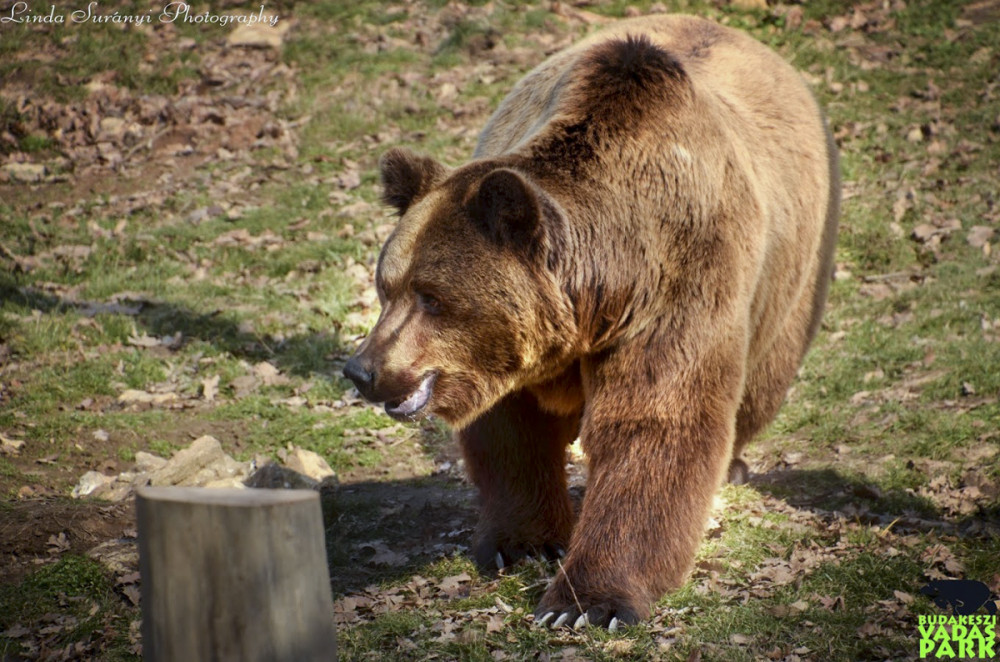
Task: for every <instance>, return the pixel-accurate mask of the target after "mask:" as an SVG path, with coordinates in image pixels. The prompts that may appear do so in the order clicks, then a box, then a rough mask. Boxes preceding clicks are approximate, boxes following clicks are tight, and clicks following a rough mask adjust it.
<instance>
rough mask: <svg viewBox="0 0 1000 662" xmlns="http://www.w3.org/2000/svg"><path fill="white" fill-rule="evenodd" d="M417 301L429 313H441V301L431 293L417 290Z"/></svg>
mask: <svg viewBox="0 0 1000 662" xmlns="http://www.w3.org/2000/svg"><path fill="white" fill-rule="evenodd" d="M417 303H418V304H420V307H421V308H423V310H424V312H426V313H427V314H429V315H440V314H441V302H440V301H439V300H438V298H437V297H435V296H434V295H432V294H427V293H426V292H417Z"/></svg>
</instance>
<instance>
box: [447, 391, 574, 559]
mask: <svg viewBox="0 0 1000 662" xmlns="http://www.w3.org/2000/svg"><path fill="white" fill-rule="evenodd" d="M579 427H580V421H579V416H575V417H573V416H558V415H554V414H550V413H548V412H546V411H543V410H542V409H541V408H540V407H539V406H538V402H537V400H536V399H535V397H534V396H532V395H531V394H530V393H528V392H526V391H521V392H517V393H513V394H511V395H508V396H507V397H505V398H504V399H503V400H501V401H500V402H499V403H497V404H496V405H495V406H494V407H493V408H492V409H490V410H489V411H488V412H486V413H485V414H483V415H482V416H480V417H479V418H478V419H476V420H475V421H473V422H472V423H471V424H470V425H469V426H468V427H466V428H464V429H462V430H460V431H459V432H458V433H457V435H456V436H457V438H458V440H459V443H460V445H461V448H462V453H463V455H464V457H465V462H466V467H467V470H468V473H469V476H470V477H471V478H472V481H473V482H474V483H475V484H476V486H477V487H478V488H479V495H480V502H481V511H480V519H479V525H478V527H477V530H476V535H475V539H474V541H473V557H474V559H475V561H476V563H477V565H479V566H480V567H481V568H484V569H492V568H503V567H504V566H505V565H509V564H512V563H515V562H517V561H518V560H520V559H522V558H523V557H525V556H527V555H529V554H532V555H544V556H546V557H548V558H550V559H553V558H558V557H559V556H561V555H562V554H563V553H565V549H566V548H567V547H568V546H569V540H570V534H571V532H572V530H573V520H574V513H573V505H572V503H571V502H570V499H569V493H568V491H567V488H566V447H567V446H568V445H569V444H570V443H571V442H572V441H573V439H575V438H576V435H577V433H578V431H579Z"/></svg>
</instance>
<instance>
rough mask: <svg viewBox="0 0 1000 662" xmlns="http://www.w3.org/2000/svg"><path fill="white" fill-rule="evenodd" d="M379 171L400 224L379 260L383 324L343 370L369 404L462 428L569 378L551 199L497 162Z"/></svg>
mask: <svg viewBox="0 0 1000 662" xmlns="http://www.w3.org/2000/svg"><path fill="white" fill-rule="evenodd" d="M379 165H380V171H381V179H382V186H383V200H384V201H385V202H386V203H387V204H388V205H390V206H392V207H394V208H395V210H396V211H397V212H398V214H399V216H400V220H399V222H398V225H397V227H396V228H395V230H394V231H393V232H392V234H391V235H390V237H389V238H388V240H387V241H386V243H385V245H384V246H383V248H382V251H381V254H380V255H379V259H378V267H377V270H376V277H375V284H376V290H377V292H378V297H379V301H380V303H381V306H382V309H381V313H380V315H379V318H378V321H377V322H376V323H375V326H374V328H372V330H371V332H370V333H369V335H368V337H367V338H366V339H365V340H364V341H363V342H362V344H361V345H360V347H359V348H358V351H357V353H356V354H355V355H354V356H353V357H352V358H351V359H350V360H349V361H348V363H347V365H346V366H345V368H344V374H345V375H346V376H347V377H348V378H349V379H351V381H353V382H354V384H355V385H356V386H357V388H358V391H359V392H360V393H361V394H362V396H364V397H365V398H366V399H368V400H370V401H373V402H380V403H384V405H385V410H386V412H387V413H388V414H389V415H390V416H393V417H394V418H396V419H399V420H413V419H416V418H418V417H420V416H422V415H425V414H434V415H436V416H438V417H439V418H441V419H443V420H444V421H445V422H447V423H449V424H450V425H452V426H453V427H462V426H463V425H465V424H468V423H469V422H471V421H472V420H474V419H475V417H476V416H478V415H479V414H481V413H483V412H485V411H486V410H487V409H488V408H489V407H490V406H491V405H493V404H494V403H496V402H497V401H499V400H500V399H501V398H502V397H504V396H505V395H507V394H508V393H511V392H512V391H514V390H516V389H519V388H521V387H523V386H526V385H530V384H532V383H536V382H541V381H544V380H546V379H551V378H552V377H553V376H555V375H557V374H558V373H559V372H560V371H561V370H562V369H564V368H565V367H566V365H567V364H568V363H569V362H571V360H572V359H571V358H570V356H571V355H572V344H573V342H572V339H573V337H574V334H575V323H574V321H573V314H572V305H571V304H570V302H569V301H568V299H567V297H566V295H565V293H564V292H563V288H562V287H561V284H560V276H559V264H560V259H559V258H560V252H561V250H562V249H563V248H564V247H563V246H562V244H563V238H564V236H565V225H566V223H565V216H564V213H563V211H562V210H561V209H560V208H559V205H558V204H557V203H556V202H555V201H554V200H553V199H552V197H551V196H549V195H548V194H546V193H545V192H544V191H543V190H542V189H541V188H540V187H539V186H537V185H536V184H535V183H533V182H532V181H531V178H530V177H529V176H528V175H526V174H525V173H524V172H523V171H519V170H518V169H516V168H512V167H510V164H506V163H504V162H501V161H496V160H492V161H491V160H481V161H474V162H472V163H470V164H468V165H466V166H463V167H461V168H458V169H455V170H449V169H447V168H445V167H444V166H442V165H441V164H439V163H437V162H436V161H434V160H432V159H430V158H427V157H422V156H418V155H416V154H413V153H412V152H409V151H407V150H404V149H393V150H391V151H389V152H388V153H387V154H385V155H384V156H383V157H382V159H381V161H380V164H379Z"/></svg>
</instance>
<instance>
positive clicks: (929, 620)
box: [917, 615, 997, 659]
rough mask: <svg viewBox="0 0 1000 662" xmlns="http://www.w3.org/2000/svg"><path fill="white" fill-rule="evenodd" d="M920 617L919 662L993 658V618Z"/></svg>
mask: <svg viewBox="0 0 1000 662" xmlns="http://www.w3.org/2000/svg"><path fill="white" fill-rule="evenodd" d="M919 618H920V620H919V623H918V624H917V627H919V628H920V658H921V659H924V658H933V659H955V658H966V659H967V658H970V657H972V658H978V659H990V658H992V657H996V629H997V617H996V616H924V615H921V616H920V617H919Z"/></svg>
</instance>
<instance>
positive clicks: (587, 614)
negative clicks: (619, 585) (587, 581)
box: [535, 577, 648, 632]
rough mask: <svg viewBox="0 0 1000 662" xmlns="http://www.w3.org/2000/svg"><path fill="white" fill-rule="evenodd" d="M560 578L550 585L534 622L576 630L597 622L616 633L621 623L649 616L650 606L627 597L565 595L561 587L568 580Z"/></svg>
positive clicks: (596, 624)
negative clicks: (643, 606)
mask: <svg viewBox="0 0 1000 662" xmlns="http://www.w3.org/2000/svg"><path fill="white" fill-rule="evenodd" d="M561 579H562V577H560V578H559V579H557V580H556V582H555V583H553V585H552V586H551V587H549V590H548V591H547V592H546V593H545V596H544V597H543V598H542V601H541V603H540V604H539V606H538V608H537V609H536V610H535V625H537V626H539V627H552V628H559V627H562V626H564V625H565V626H568V627H570V628H573V629H574V630H576V629H579V628H581V627H583V626H585V625H594V626H597V627H606V628H608V630H611V631H612V632H614V631H615V630H617V629H618V627H619V626H620V625H635V624H636V623H638V622H639V621H641V620H642V619H643V618H645V616H646V612H647V611H648V609H643V608H641V607H638V606H636V603H635V601H634V600H632V599H630V598H628V597H627V596H618V597H616V596H613V595H608V594H605V595H601V596H592V595H588V593H587V592H586V591H577V592H575V593H574V592H572V591H570V592H569V595H568V596H566V595H565V592H564V591H563V590H562V585H564V584H565V582H562V581H560V580H561Z"/></svg>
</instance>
